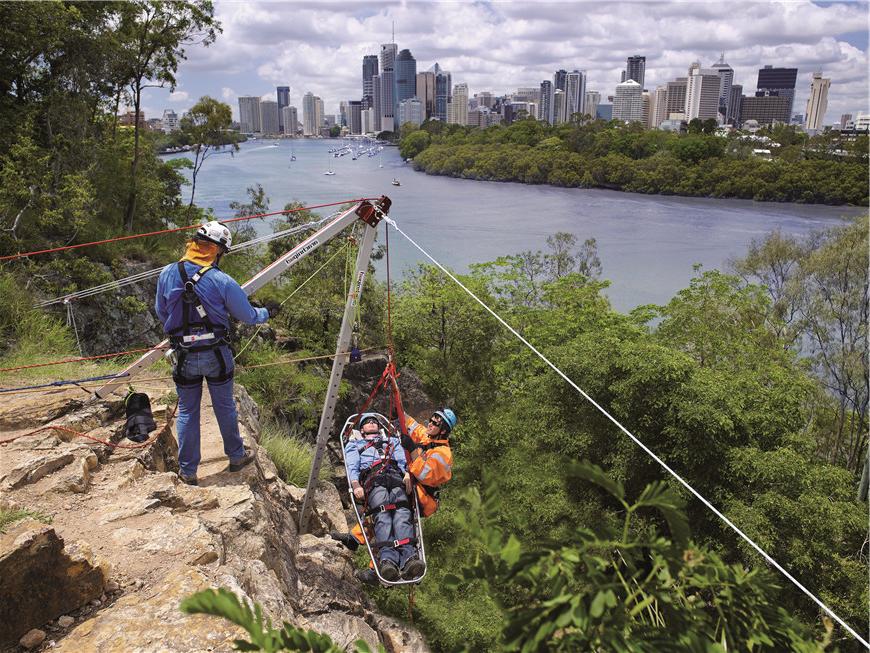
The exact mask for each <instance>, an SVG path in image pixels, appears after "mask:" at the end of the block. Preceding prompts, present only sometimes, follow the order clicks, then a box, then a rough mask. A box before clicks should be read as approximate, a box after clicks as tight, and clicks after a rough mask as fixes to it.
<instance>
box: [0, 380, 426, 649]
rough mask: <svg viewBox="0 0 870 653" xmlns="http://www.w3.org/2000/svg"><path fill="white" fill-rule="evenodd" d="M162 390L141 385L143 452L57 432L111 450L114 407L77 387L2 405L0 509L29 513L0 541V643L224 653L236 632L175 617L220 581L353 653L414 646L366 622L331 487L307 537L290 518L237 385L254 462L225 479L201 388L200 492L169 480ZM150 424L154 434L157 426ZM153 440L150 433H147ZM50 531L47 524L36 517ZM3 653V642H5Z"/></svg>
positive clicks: (296, 498)
mask: <svg viewBox="0 0 870 653" xmlns="http://www.w3.org/2000/svg"><path fill="white" fill-rule="evenodd" d="M172 391H173V388H172V387H171V386H170V385H167V386H160V385H159V384H158V385H157V386H155V387H153V388H151V389H149V390H147V393H148V394H149V396H150V398H151V401H152V405H153V406H154V416H155V419H156V421H157V423H158V427H159V428H160V431H159V436H158V437H157V438H156V439H155V441H154V444H153V445H152V446H149V447H148V448H146V449H125V448H120V447H112V446H107V445H105V444H101V443H99V442H96V441H92V440H88V439H85V438H82V437H80V436H74V435H72V433H70V431H68V430H46V431H41V432H39V433H36V434H33V435H26V434H28V433H30V432H31V431H33V430H34V429H37V428H40V427H43V426H45V425H52V426H61V427H65V428H66V429H71V430H72V431H79V432H83V433H86V434H88V435H90V436H92V437H94V438H99V439H101V440H106V441H108V442H113V443H122V444H123V443H126V444H130V443H129V442H128V441H122V439H121V432H122V428H123V423H124V415H123V400H122V399H121V398H120V397H118V398H115V399H110V400H107V401H103V402H99V403H86V402H85V401H84V400H83V399H87V396H86V395H84V394H83V393H82V392H81V390H51V391H48V392H45V393H37V394H30V395H23V396H21V395H19V396H18V397H15V398H5V400H4V403H3V405H2V407H0V434H2V435H0V439H3V440H5V439H10V438H16V439H14V440H13V441H11V442H9V443H7V444H5V445H2V446H0V507H2V508H5V509H28V510H31V511H38V512H39V513H40V514H39V515H37V517H39V518H40V519H41V521H40V520H34V519H27V520H23V521H19V522H16V523H14V524H13V525H12V526H10V527H8V528H7V530H6V533H5V534H3V535H0V649H2V650H3V651H14V650H22V648H29V649H30V650H46V649H51V650H56V651H64V652H69V653H72V652H75V653H87V652H94V653H97V652H99V653H103V652H108V651H142V652H152V651H153V652H157V651H177V652H187V651H190V652H193V651H215V652H216V651H229V650H232V641H233V640H234V639H236V638H238V637H240V636H242V635H243V633H242V631H241V630H240V629H239V628H237V627H235V626H233V625H232V624H230V623H229V622H226V621H224V620H221V619H218V618H215V617H208V616H204V615H192V616H191V615H185V614H183V613H181V612H180V611H179V609H178V605H179V602H180V601H181V600H182V599H183V598H185V597H186V596H189V595H190V594H192V593H193V592H196V591H198V590H201V589H205V588H208V587H226V588H228V589H230V590H232V591H234V592H236V593H237V594H238V595H239V596H240V597H242V598H245V599H247V600H249V601H257V602H258V603H260V604H261V605H262V606H263V608H264V609H265V611H266V612H267V614H268V615H269V616H270V617H271V618H272V620H273V621H274V622H281V621H287V622H290V623H291V624H293V625H295V626H299V627H304V628H312V629H315V630H317V631H320V632H324V633H327V634H328V635H330V636H331V637H332V638H333V640H334V641H335V642H337V643H338V644H340V645H342V646H345V647H351V644H352V643H353V642H354V641H355V640H357V639H363V640H365V641H366V642H368V643H369V644H370V645H373V646H376V645H377V644H383V645H384V646H385V647H386V649H387V650H388V651H396V652H397V651H414V652H416V651H426V650H427V648H426V646H425V643H424V642H423V640H422V638H421V636H420V635H419V633H418V632H416V631H415V630H413V629H412V628H410V627H409V626H407V625H406V624H402V623H400V622H398V621H396V620H394V619H392V618H390V617H386V616H384V615H382V614H379V613H378V612H377V610H376V609H375V607H374V605H373V604H372V602H371V601H370V600H369V599H368V597H367V595H366V594H365V593H364V592H363V591H362V589H361V587H360V586H359V584H358V583H357V581H356V580H355V579H354V577H353V569H354V562H353V558H352V556H351V554H350V553H349V552H348V551H346V550H345V549H344V548H343V547H342V546H341V545H340V544H338V543H336V542H334V541H332V540H331V539H330V538H329V536H328V532H329V531H330V530H345V529H346V528H347V522H346V520H345V516H344V513H343V512H342V505H341V499H340V497H339V494H338V491H337V490H336V488H335V487H334V486H332V485H330V484H329V483H321V485H320V488H319V490H318V492H317V495H316V499H315V502H314V511H313V513H314V514H313V515H312V517H311V520H310V524H309V529H308V530H309V532H308V533H306V534H300V533H299V531H298V529H297V527H296V523H297V521H298V511H299V509H300V508H301V504H302V498H303V495H304V490H303V489H300V488H297V487H294V486H292V485H288V484H286V483H284V482H283V481H282V480H281V479H280V478H279V477H278V473H277V470H276V468H275V466H274V464H273V463H272V461H271V460H270V459H269V457H268V455H267V454H266V452H265V450H264V449H261V448H258V446H257V439H258V437H259V422H258V411H257V406H256V405H255V404H254V402H253V401H252V400H251V398H250V397H249V395H248V394H247V392H246V391H245V390H244V388H243V387H241V386H238V385H237V386H236V400H237V404H238V407H239V417H240V423H241V432H242V437H243V439H244V440H245V444H246V445H247V446H249V447H251V448H252V449H254V450H255V451H256V452H257V459H256V462H255V463H253V464H251V465H249V466H248V467H246V468H245V469H244V470H242V471H241V472H237V473H230V472H229V471H228V470H227V459H226V457H225V455H224V453H223V447H222V441H221V439H220V435H219V432H218V429H217V424H216V422H215V420H214V415H213V413H212V409H211V404H210V402H209V399H208V393H207V392H204V393H203V394H204V397H203V405H202V463H201V465H200V469H199V473H198V476H199V480H200V485H199V487H192V486H188V485H185V484H182V483H180V482H179V480H178V477H177V475H176V471H177V469H178V467H177V458H176V455H177V445H176V440H175V435H174V432H173V428H172V426H173V425H172V420H171V419H169V423H168V424H167V419H168V418H170V416H171V412H172V406H173V405H174V395H173V392H172ZM164 425H166V426H165V427H164ZM152 435H153V434H152ZM46 521H47V522H49V523H45V522H46ZM4 647H5V648H4Z"/></svg>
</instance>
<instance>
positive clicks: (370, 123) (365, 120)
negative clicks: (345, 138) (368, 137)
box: [362, 107, 375, 134]
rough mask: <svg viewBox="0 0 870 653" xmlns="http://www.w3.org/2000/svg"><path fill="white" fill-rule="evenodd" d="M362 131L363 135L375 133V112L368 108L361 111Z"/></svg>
mask: <svg viewBox="0 0 870 653" xmlns="http://www.w3.org/2000/svg"><path fill="white" fill-rule="evenodd" d="M362 130H363V134H373V133H375V110H374V108H371V107H370V108H368V109H363V110H362Z"/></svg>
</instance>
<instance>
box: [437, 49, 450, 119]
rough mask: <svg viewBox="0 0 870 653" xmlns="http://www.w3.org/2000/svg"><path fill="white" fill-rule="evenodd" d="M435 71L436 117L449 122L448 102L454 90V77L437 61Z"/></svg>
mask: <svg viewBox="0 0 870 653" xmlns="http://www.w3.org/2000/svg"><path fill="white" fill-rule="evenodd" d="M432 72H434V73H435V117H436V118H438V120H440V121H442V122H447V103H448V102H450V100H451V98H452V96H451V95H450V94H451V92H452V91H453V87H452V77H451V75H450V73H448V72H447V71H446V70H442V69H441V66H439V65H438V64H437V63H436V64H435V65H434V66H432Z"/></svg>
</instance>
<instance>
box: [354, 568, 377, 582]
mask: <svg viewBox="0 0 870 653" xmlns="http://www.w3.org/2000/svg"><path fill="white" fill-rule="evenodd" d="M353 575H354V576H355V577H356V579H357V580H358V581H359V582H361V583H363V584H364V585H377V584H378V575H377V574H376V573H375V570H374V569H372V568H368V569H357V570H356V571H355V572H353Z"/></svg>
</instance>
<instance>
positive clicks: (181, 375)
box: [155, 221, 279, 485]
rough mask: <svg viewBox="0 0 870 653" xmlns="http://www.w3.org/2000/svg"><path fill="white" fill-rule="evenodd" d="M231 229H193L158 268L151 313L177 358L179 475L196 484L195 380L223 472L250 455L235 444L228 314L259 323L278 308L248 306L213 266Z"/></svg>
mask: <svg viewBox="0 0 870 653" xmlns="http://www.w3.org/2000/svg"><path fill="white" fill-rule="evenodd" d="M231 245H232V234H231V233H230V230H229V229H227V228H226V227H225V226H224V225H222V224H221V223H220V222H217V221H211V222H208V223H207V224H204V225H202V226H200V227H199V229H198V230H197V232H196V235H195V236H194V237H193V240H191V241H190V242H188V244H187V250H186V251H185V254H184V257H183V258H182V259H181V260H180V261H178V262H177V263H172V264H170V265H167V266H166V267H165V268H163V271H162V272H161V273H160V278H159V280H158V281H157V301H156V306H155V308H156V310H157V316H158V317H159V318H160V321H161V322H163V330H164V331H165V332H166V334H167V335H168V336H169V341H170V342H171V343H172V348H173V350H174V352H175V355H176V357H177V358H176V361H175V364H174V366H173V370H172V378H173V379H174V380H175V387H176V390H177V392H178V419H177V421H176V428H177V431H178V465H179V467H180V468H181V471H180V473H179V478H180V479H181V480H182V481H183V482H185V483H187V484H189V485H196V484H197V478H196V470H197V468H198V467H199V462H200V426H199V409H200V402H201V400H202V379H203V377H205V380H206V382H207V383H208V391H209V394H210V395H211V401H212V406H213V407H214V412H215V417H216V418H217V422H218V426H219V427H220V432H221V437H222V438H223V441H224V453H226V455H227V457H228V458H229V460H230V467H229V469H230V471H231V472H236V471H239V470H240V469H242V467H244V466H245V465H247V464H248V463H250V462H251V461H252V460H253V459H254V455H253V453H252V452H251V451H250V450H249V449H247V448H246V447H245V446H244V445H243V444H242V438H241V436H240V435H239V422H238V415H237V413H236V403H235V400H234V399H233V370H234V369H235V365H234V363H233V354H232V351H231V350H230V347H229V344H228V343H227V340H226V338H227V334H228V333H229V327H230V322H229V318H230V316H232V317H234V318H235V319H237V320H239V321H240V322H244V323H246V324H262V323H263V322H265V321H266V320H268V319H269V318H270V317H274V315H276V314H277V312H278V310H279V307H278V305H277V304H271V305H268V307H267V308H255V307H253V306H251V303H250V302H249V301H248V296H247V295H246V294H245V291H244V290H242V288H241V286H239V284H238V283H236V281H235V280H234V279H233V278H232V277H230V276H229V275H228V274H226V273H224V272H222V271H221V270H220V269H218V263H219V262H220V258H221V256H223V255H224V254H225V253H226V252H228V251H229V250H230V246H231Z"/></svg>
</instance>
